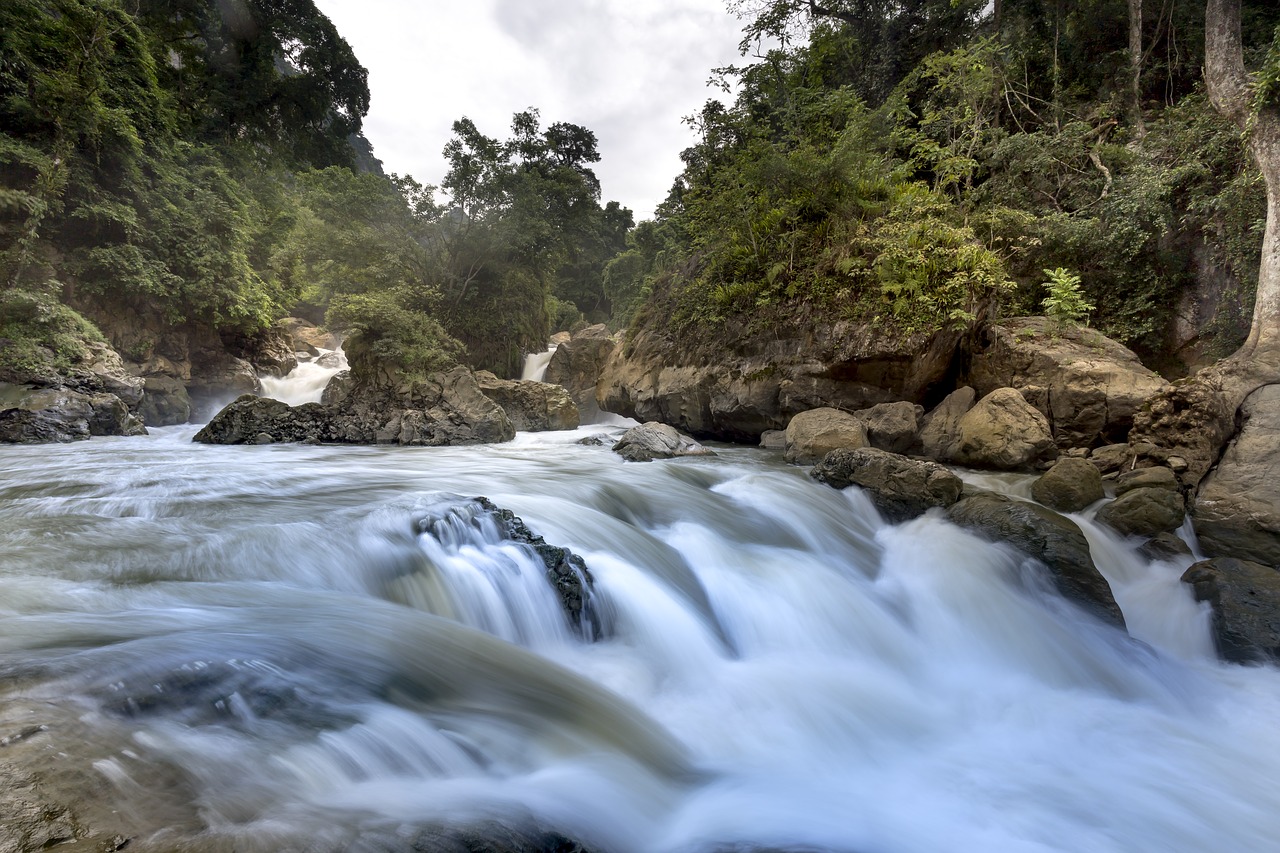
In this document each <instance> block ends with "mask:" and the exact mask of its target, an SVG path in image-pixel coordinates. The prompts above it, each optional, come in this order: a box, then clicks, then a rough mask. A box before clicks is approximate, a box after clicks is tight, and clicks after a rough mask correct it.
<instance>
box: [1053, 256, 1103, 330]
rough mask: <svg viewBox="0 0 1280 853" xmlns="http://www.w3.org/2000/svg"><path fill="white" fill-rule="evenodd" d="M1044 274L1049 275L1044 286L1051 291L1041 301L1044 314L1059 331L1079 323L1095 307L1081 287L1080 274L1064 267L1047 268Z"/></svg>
mask: <svg viewBox="0 0 1280 853" xmlns="http://www.w3.org/2000/svg"><path fill="white" fill-rule="evenodd" d="M1044 274H1045V275H1046V276H1048V279H1047V280H1046V281H1045V283H1044V286H1045V288H1046V289H1047V290H1048V291H1049V295H1048V296H1046V297H1045V298H1044V299H1043V300H1042V301H1041V302H1040V304H1041V305H1042V306H1043V307H1044V315H1045V316H1046V317H1048V318H1049V319H1050V320H1052V321H1053V324H1054V326H1056V327H1057V329H1058V330H1059V331H1065V330H1066V329H1067V328H1069V327H1070V326H1074V325H1077V324H1079V322H1080V321H1081V320H1083V319H1085V318H1086V317H1087V316H1088V315H1089V312H1090V311H1092V310H1093V308H1094V305H1093V303H1092V302H1090V301H1089V300H1088V299H1086V298H1085V295H1084V291H1082V290H1081V289H1080V276H1078V275H1076V274H1075V273H1073V272H1071V271H1070V270H1068V269H1064V268H1063V267H1058V268H1057V269H1052V270H1045V271H1044Z"/></svg>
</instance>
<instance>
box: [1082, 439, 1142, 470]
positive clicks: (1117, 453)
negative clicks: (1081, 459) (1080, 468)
mask: <svg viewBox="0 0 1280 853" xmlns="http://www.w3.org/2000/svg"><path fill="white" fill-rule="evenodd" d="M1088 459H1089V461H1090V462H1091V463H1092V464H1093V466H1094V467H1095V468H1097V469H1098V471H1099V473H1102V474H1114V473H1115V472H1117V471H1119V470H1120V469H1121V468H1124V467H1125V466H1126V465H1128V464H1129V463H1130V462H1131V461H1132V457H1131V453H1130V450H1129V445H1127V444H1104V445H1103V446H1102V447H1095V448H1093V450H1091V451H1089V456H1088Z"/></svg>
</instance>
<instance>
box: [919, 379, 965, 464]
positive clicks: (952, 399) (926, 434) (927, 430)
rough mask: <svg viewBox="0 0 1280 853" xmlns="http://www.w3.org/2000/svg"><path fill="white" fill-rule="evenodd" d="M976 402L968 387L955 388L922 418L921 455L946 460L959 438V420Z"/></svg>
mask: <svg viewBox="0 0 1280 853" xmlns="http://www.w3.org/2000/svg"><path fill="white" fill-rule="evenodd" d="M977 400H978V395H977V392H975V391H974V390H973V389H972V388H970V387H969V386H968V385H965V386H964V387H962V388H957V389H956V390H954V391H952V392H951V393H950V394H948V395H947V396H946V398H945V399H944V400H943V401H942V402H941V403H939V404H938V405H937V407H936V408H935V409H934V410H933V411H931V412H929V414H927V415H925V416H924V420H923V424H922V426H921V428H920V449H921V453H923V454H924V455H925V456H928V457H929V458H930V459H939V460H941V459H948V458H950V456H949V453H950V451H951V447H952V445H954V444H955V443H956V439H958V438H959V437H960V419H961V418H962V417H964V416H965V415H966V414H967V413H968V411H969V410H970V409H972V408H973V404H974V403H976V402H977Z"/></svg>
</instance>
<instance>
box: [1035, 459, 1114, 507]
mask: <svg viewBox="0 0 1280 853" xmlns="http://www.w3.org/2000/svg"><path fill="white" fill-rule="evenodd" d="M1031 496H1032V497H1033V498H1035V499H1036V500H1037V501H1039V502H1040V503H1042V504H1044V505H1045V506H1047V507H1049V508H1051V509H1056V510H1057V511H1058V512H1079V511H1080V510H1082V509H1084V508H1085V507H1087V506H1088V505H1089V504H1091V503H1093V502H1094V501H1099V500H1102V498H1103V491H1102V474H1101V472H1099V471H1098V468H1097V466H1095V465H1094V464H1093V463H1092V462H1089V461H1088V460H1086V459H1077V458H1067V459H1059V460H1058V461H1057V462H1056V463H1055V464H1054V466H1053V467H1052V468H1050V469H1049V470H1048V471H1046V472H1044V474H1043V475H1042V476H1041V477H1040V478H1039V479H1037V480H1036V481H1035V482H1034V483H1032V484H1031Z"/></svg>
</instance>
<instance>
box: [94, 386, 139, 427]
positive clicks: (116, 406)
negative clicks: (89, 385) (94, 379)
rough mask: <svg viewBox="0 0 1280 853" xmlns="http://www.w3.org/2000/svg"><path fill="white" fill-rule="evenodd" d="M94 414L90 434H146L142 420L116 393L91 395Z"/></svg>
mask: <svg viewBox="0 0 1280 853" xmlns="http://www.w3.org/2000/svg"><path fill="white" fill-rule="evenodd" d="M89 406H90V408H91V409H92V415H91V416H90V418H89V434H90V435H125V436H129V435H146V434H147V428H146V427H145V426H143V424H142V420H141V419H140V418H139V417H138V416H136V415H134V414H133V413H132V412H130V411H129V407H128V406H126V405H125V404H124V401H123V400H121V399H120V398H119V397H117V396H116V395H115V394H93V395H92V396H90V397H89Z"/></svg>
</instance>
